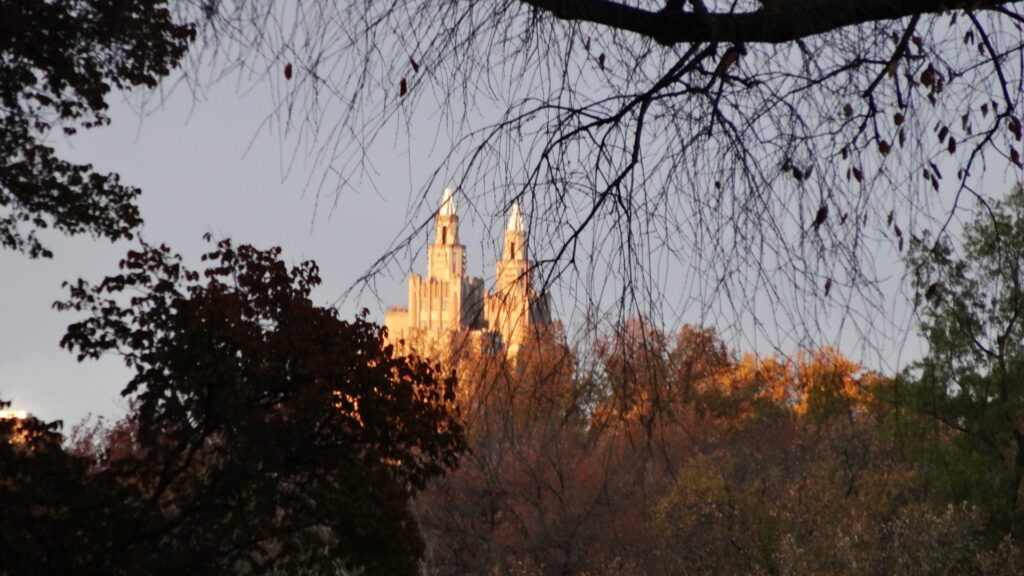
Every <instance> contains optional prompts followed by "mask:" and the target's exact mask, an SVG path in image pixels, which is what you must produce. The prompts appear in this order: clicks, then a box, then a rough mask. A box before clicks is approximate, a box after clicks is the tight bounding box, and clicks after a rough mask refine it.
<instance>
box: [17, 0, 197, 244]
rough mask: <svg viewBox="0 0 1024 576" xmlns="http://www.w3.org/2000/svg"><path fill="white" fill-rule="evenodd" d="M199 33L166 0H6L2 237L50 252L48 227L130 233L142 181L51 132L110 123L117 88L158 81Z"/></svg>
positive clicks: (151, 84)
mask: <svg viewBox="0 0 1024 576" xmlns="http://www.w3.org/2000/svg"><path fill="white" fill-rule="evenodd" d="M193 37H194V32H193V29H192V26H190V25H188V24H181V23H178V22H175V20H174V19H173V18H172V16H171V13H170V11H169V10H168V3H167V1H166V0H128V1H125V2H110V1H109V0H73V1H64V2H39V1H38V0H2V1H0V135H2V137H0V246H3V247H5V248H11V249H14V250H17V251H20V252H24V253H26V254H28V255H29V256H31V257H40V256H44V257H45V256H50V251H49V249H47V248H46V246H45V245H44V244H43V242H42V240H40V238H39V237H38V235H37V232H38V231H40V230H42V229H46V228H55V229H57V230H60V231H61V232H64V233H67V234H82V233H88V234H91V235H93V236H99V237H106V238H110V239H115V240H116V239H119V238H126V237H130V236H131V233H132V231H133V230H134V229H136V228H137V227H138V226H139V225H140V224H141V223H142V219H141V217H140V216H139V209H138V206H136V204H135V201H136V199H137V197H138V195H139V193H140V191H139V189H138V188H134V187H132V186H128V185H125V184H122V183H121V181H120V179H119V177H118V176H117V174H101V173H98V172H96V171H95V170H93V167H92V166H91V165H88V164H75V163H72V162H68V161H67V160H63V159H61V158H60V157H58V156H57V155H56V154H55V153H54V149H53V147H52V146H51V145H50V144H51V140H52V139H53V138H54V137H58V136H59V135H65V136H70V135H72V134H74V133H75V132H76V131H77V130H79V129H88V128H93V127H96V126H102V125H104V124H107V123H108V122H109V121H110V119H109V117H108V116H107V113H106V111H107V99H108V97H109V96H110V94H111V91H112V90H122V89H129V88H132V87H148V88H153V87H155V86H156V85H157V83H158V82H159V81H160V80H161V79H162V78H164V77H166V76H167V75H168V74H170V72H171V70H172V69H174V68H175V67H176V66H177V65H178V63H179V61H180V60H181V58H182V56H184V54H185V51H186V49H187V48H188V46H189V42H190V41H191V40H192V39H193Z"/></svg>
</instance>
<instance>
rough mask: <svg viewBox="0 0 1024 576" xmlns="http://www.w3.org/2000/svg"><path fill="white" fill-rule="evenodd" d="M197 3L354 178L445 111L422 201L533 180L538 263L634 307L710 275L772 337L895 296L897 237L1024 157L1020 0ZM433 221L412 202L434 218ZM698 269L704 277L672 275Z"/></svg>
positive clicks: (293, 122) (529, 198) (695, 289)
mask: <svg viewBox="0 0 1024 576" xmlns="http://www.w3.org/2000/svg"><path fill="white" fill-rule="evenodd" d="M211 6H214V8H212V9H211V8H210V7H211ZM185 14H187V16H188V17H189V18H191V19H193V20H195V21H196V22H197V23H198V24H199V26H200V29H201V31H202V34H203V38H204V42H203V43H202V46H204V47H206V51H205V52H203V53H205V54H206V55H207V56H209V58H208V59H203V61H204V62H208V61H210V60H213V61H215V62H219V63H220V64H222V65H223V67H224V69H227V70H230V69H236V68H237V67H238V66H240V65H241V66H246V68H245V69H246V70H255V71H256V72H254V76H255V77H256V78H258V79H262V78H267V79H268V81H269V82H270V84H271V86H272V87H273V89H274V93H275V97H276V100H275V107H274V110H277V111H278V114H277V115H276V116H275V119H276V120H277V121H278V122H279V126H280V127H281V128H282V129H284V130H290V131H291V134H292V135H293V136H294V137H295V138H296V139H297V140H298V141H300V142H302V143H303V144H316V143H319V144H321V145H323V148H322V150H323V155H322V156H321V157H322V158H323V159H324V160H327V159H330V158H333V159H335V162H333V164H332V165H331V166H330V167H329V168H328V167H326V164H325V166H324V171H325V173H330V174H340V175H341V176H340V178H339V179H338V180H337V183H338V188H337V191H338V193H339V194H340V193H343V192H344V191H346V190H347V189H349V188H355V187H357V186H363V185H364V183H365V182H366V179H368V178H371V174H372V170H371V169H370V168H371V167H370V166H368V165H367V164H366V162H367V161H368V160H367V158H368V156H367V155H366V154H365V153H364V152H365V151H366V150H367V149H368V148H370V147H371V146H372V145H374V143H377V142H378V141H380V140H381V139H383V138H385V137H390V136H391V135H393V134H394V133H395V132H394V130H395V128H396V127H397V128H400V129H401V128H404V129H407V130H408V131H409V132H410V133H413V134H415V133H416V132H415V130H416V128H418V127H419V125H420V123H421V122H423V120H422V117H423V116H429V117H430V118H431V119H434V118H437V119H438V120H437V122H438V124H437V126H436V127H435V126H429V127H426V128H424V130H425V131H427V133H428V134H436V135H437V137H438V139H439V140H440V141H441V142H442V143H447V145H448V148H447V150H448V153H447V154H445V155H444V156H443V157H442V158H441V160H439V161H437V163H436V164H435V167H436V170H435V171H434V172H433V173H431V174H430V175H429V176H428V177H427V178H425V179H424V180H423V181H422V184H423V185H422V188H421V190H422V191H423V196H422V198H423V202H422V203H421V204H420V207H421V209H422V210H423V212H430V211H432V210H433V209H434V205H433V197H434V195H435V193H436V192H435V191H436V188H437V187H438V180H443V181H445V182H448V183H453V184H455V185H458V186H459V192H458V194H461V195H462V197H463V198H465V199H466V200H467V201H468V203H473V204H474V205H475V207H476V208H477V210H478V212H479V213H481V214H485V215H487V214H490V215H495V216H497V215H499V214H502V213H504V212H505V210H506V209H507V208H508V207H509V206H510V205H511V204H512V202H519V203H521V204H523V209H524V213H525V214H527V215H533V218H532V219H531V222H529V224H530V229H531V232H532V238H533V244H532V245H531V246H532V249H533V253H534V255H535V257H536V260H538V262H539V264H538V267H539V270H538V272H537V274H535V277H538V278H542V279H544V280H546V281H548V282H550V281H553V280H554V279H556V278H558V277H560V276H561V275H563V274H576V273H578V277H577V279H578V280H580V281H581V282H584V283H585V284H586V283H588V282H589V287H590V288H591V291H590V292H591V293H590V295H589V297H588V298H586V299H584V300H583V304H584V305H591V304H596V305H607V304H609V303H611V302H615V303H617V304H618V305H620V306H621V308H622V309H623V310H624V311H625V314H624V317H625V318H628V317H633V316H637V315H653V314H656V313H658V312H659V311H660V310H662V308H661V307H660V304H662V303H664V302H663V301H664V300H666V299H667V300H670V301H671V302H670V304H669V305H670V306H673V307H682V306H683V305H686V304H689V303H692V302H693V301H695V300H698V301H700V302H701V304H702V305H703V307H704V309H705V310H703V312H706V313H707V314H714V315H715V316H713V317H717V318H731V319H732V320H734V321H744V322H746V323H748V326H754V327H755V328H757V329H759V330H761V331H762V333H763V336H765V337H767V338H769V339H770V341H775V342H777V341H778V340H779V339H796V340H801V339H802V338H803V337H804V336H807V335H815V334H817V333H820V331H821V323H820V321H821V314H819V313H820V312H822V311H824V310H828V309H829V306H831V305H835V306H837V307H838V308H839V309H840V310H846V311H851V312H856V311H861V312H862V311H863V308H864V306H870V305H872V304H878V303H879V301H880V299H882V298H884V297H885V292H884V290H885V288H884V287H883V285H882V284H880V283H879V282H878V280H879V277H880V276H883V275H884V274H885V273H884V272H881V271H876V269H875V265H874V262H875V260H876V258H877V254H878V253H879V251H880V250H883V249H887V250H891V251H897V250H901V249H902V248H903V247H904V245H905V242H906V241H907V240H909V237H910V235H911V234H916V235H920V231H921V230H922V229H924V228H926V227H933V228H938V229H941V230H943V231H945V229H944V228H942V226H943V222H945V220H946V218H945V217H946V216H947V215H948V214H949V212H950V211H955V210H957V209H958V208H959V206H960V204H961V197H962V196H965V195H970V194H973V193H975V191H976V190H977V189H978V187H979V185H980V182H981V178H982V176H983V173H984V172H986V169H989V170H991V169H993V168H995V169H1002V168H1003V167H1004V166H1005V167H1006V168H1008V169H1009V170H1010V171H1011V172H1014V171H1019V170H1020V169H1021V160H1020V157H1021V135H1022V129H1021V120H1020V107H1021V105H1022V103H1024V102H1022V92H1021V91H1020V90H1019V89H1017V86H1018V83H1019V81H1020V79H1021V71H1020V67H1019V66H1015V65H1013V64H1011V62H1013V61H1015V58H1017V56H1019V55H1020V53H1021V46H1022V42H1021V40H1022V33H1021V31H1020V24H1021V22H1024V17H1022V16H1021V13H1020V2H1014V1H1004V0H982V1H980V2H963V3H961V2H952V3H951V2H941V1H939V0H896V1H888V0H867V1H864V2H856V3H851V2H847V1H845V0H791V1H789V0H788V1H765V2H763V3H756V2H753V1H744V2H727V1H724V0H720V1H714V2H706V1H704V0H645V1H642V2H622V1H616V0H580V1H578V0H488V1H477V2H469V1H466V2H462V1H452V0H419V1H416V2H406V1H402V2H397V1H391V2H380V1H372V2H371V1H365V0H364V1H358V0H347V1H344V0H321V1H319V2H315V3H312V4H309V3H305V4H303V5H301V6H297V5H291V4H282V3H273V2H258V1H252V2H240V3H233V4H227V3H224V4H213V5H211V3H209V2H193V3H192V4H191V7H190V9H186V11H185ZM418 111H424V112H428V113H427V114H423V115H417V112H418ZM324 124H328V125H331V126H332V127H333V129H330V130H328V129H325V128H324V126H323V125H324ZM430 128H435V130H434V131H433V132H430V131H429V130H430ZM388 144H389V145H390V142H389V143H388ZM378 161H379V160H374V162H378ZM935 190H938V191H940V192H941V193H942V196H941V200H940V201H936V200H935V198H936V196H935ZM460 201H462V200H460ZM468 203H467V204H464V205H468ZM420 215H422V212H421V213H420ZM427 221H428V219H421V218H420V217H419V215H417V216H414V217H413V218H411V220H410V223H411V224H413V225H414V226H413V228H414V230H413V232H412V234H410V239H411V237H412V236H413V235H415V232H416V231H418V230H419V229H420V227H422V226H424V225H426V224H427ZM403 246H404V245H403ZM403 246H398V247H396V249H395V250H394V251H393V252H391V253H390V254H388V255H386V256H385V257H383V258H382V259H381V262H380V265H381V266H384V265H386V264H388V263H389V262H391V261H392V259H393V258H395V257H397V255H399V254H401V253H403V252H402V251H401V249H402V248H403ZM670 263H674V264H677V265H670ZM680 277H681V278H682V279H688V278H695V279H696V280H692V281H688V283H687V284H685V285H683V286H682V288H683V290H681V291H677V290H668V289H667V288H666V284H667V283H668V281H669V280H673V281H679V282H680V283H682V280H681V278H680ZM608 283H611V284H612V286H611V287H609V286H608V285H607V284H608ZM573 291H574V292H576V293H577V294H579V293H580V292H581V291H580V290H579V287H578V286H574V287H573ZM680 292H681V293H680ZM677 298H678V300H676V299H677ZM652 301H653V302H654V304H652V303H651V302H652ZM767 308H771V309H774V310H775V311H776V312H775V318H774V319H773V321H771V322H767V321H765V319H764V314H763V311H764V310H765V309H767ZM844 321H845V322H846V324H845V327H846V328H847V329H849V328H851V327H852V328H854V329H861V330H868V329H869V328H870V326H871V324H872V322H875V321H877V320H868V319H866V317H865V316H864V315H861V314H857V313H850V314H847V315H846V316H844ZM778 325H781V328H779V329H778V330H777V331H776V330H775V328H776V326H778ZM719 327H720V328H723V326H722V325H721V323H720V326H719ZM780 334H781V336H780ZM748 336H749V334H748ZM801 343H805V342H801Z"/></svg>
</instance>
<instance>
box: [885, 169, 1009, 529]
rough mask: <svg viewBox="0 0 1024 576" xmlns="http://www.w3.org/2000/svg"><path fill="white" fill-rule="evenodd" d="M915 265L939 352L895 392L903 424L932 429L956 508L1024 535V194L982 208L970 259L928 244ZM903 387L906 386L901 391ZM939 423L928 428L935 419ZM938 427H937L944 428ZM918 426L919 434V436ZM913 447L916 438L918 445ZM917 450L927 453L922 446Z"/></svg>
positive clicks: (933, 349)
mask: <svg viewBox="0 0 1024 576" xmlns="http://www.w3.org/2000/svg"><path fill="white" fill-rule="evenodd" d="M908 262H909V264H910V265H911V266H912V269H913V271H914V278H913V282H914V287H915V289H916V293H917V303H918V304H919V306H920V311H921V315H922V322H921V329H922V332H923V334H924V335H925V337H926V338H927V339H928V342H929V345H930V350H929V352H928V355H927V356H926V357H925V359H924V360H922V361H921V362H919V363H918V364H917V365H916V366H915V367H914V369H913V370H912V371H911V372H910V373H909V374H908V375H907V376H906V377H905V378H904V379H902V380H899V381H897V382H896V386H897V387H894V388H893V389H892V390H891V391H890V394H891V396H892V402H893V403H904V404H905V405H906V406H907V407H909V412H906V411H905V412H904V414H903V415H904V416H905V417H908V418H913V417H915V416H922V415H923V416H925V417H926V420H925V421H924V422H923V423H921V424H917V425H916V426H915V425H914V424H913V423H910V424H907V423H904V424H902V425H903V426H904V427H907V428H910V429H911V430H913V431H914V434H915V435H916V436H917V437H918V439H919V438H921V433H922V432H925V431H930V434H926V435H925V436H924V437H925V438H930V439H931V440H930V441H929V446H931V448H932V449H931V451H930V452H929V453H928V454H927V457H928V458H929V459H930V460H931V462H932V470H933V471H934V472H935V474H933V475H932V477H931V478H930V481H931V482H932V483H933V486H934V487H935V488H936V494H937V495H940V496H942V497H944V498H945V499H946V500H947V501H950V502H959V501H963V500H966V501H970V502H975V503H977V504H978V505H981V506H983V507H985V509H987V510H988V511H989V512H991V514H992V515H993V518H994V519H995V521H996V523H997V524H998V525H1001V526H1002V528H1003V529H1006V528H1009V527H1010V526H1015V527H1016V528H1015V531H1016V532H1018V533H1019V530H1020V529H1021V528H1024V495H1022V482H1024V289H1022V287H1024V189H1022V188H1021V187H1020V186H1017V187H1016V188H1015V189H1014V190H1013V191H1012V192H1011V193H1010V194H1008V195H1007V197H1006V198H1005V199H1004V200H1001V201H998V202H994V203H992V204H982V205H981V206H980V207H979V210H978V213H977V215H976V217H975V218H974V220H972V221H971V222H970V223H968V224H967V225H966V227H965V230H964V242H963V249H962V254H957V253H956V252H955V251H954V250H953V247H952V246H951V245H950V244H949V242H948V241H946V240H944V239H938V240H935V241H932V240H931V239H930V238H924V239H921V240H918V241H915V242H913V243H912V245H911V250H910V253H909V256H908ZM900 384H901V385H902V388H900V387H898V385H900ZM929 420H931V421H932V426H931V427H930V429H929V426H928V421H929ZM936 423H937V425H936ZM915 428H916V429H915ZM912 442H913V440H912ZM917 450H918V452H922V453H923V452H928V451H927V450H924V449H922V448H921V447H919V448H918V449H917Z"/></svg>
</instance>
